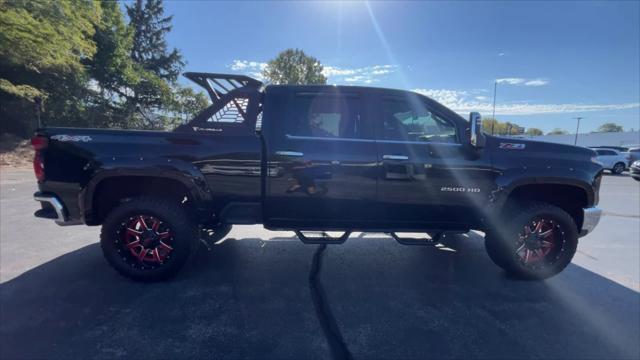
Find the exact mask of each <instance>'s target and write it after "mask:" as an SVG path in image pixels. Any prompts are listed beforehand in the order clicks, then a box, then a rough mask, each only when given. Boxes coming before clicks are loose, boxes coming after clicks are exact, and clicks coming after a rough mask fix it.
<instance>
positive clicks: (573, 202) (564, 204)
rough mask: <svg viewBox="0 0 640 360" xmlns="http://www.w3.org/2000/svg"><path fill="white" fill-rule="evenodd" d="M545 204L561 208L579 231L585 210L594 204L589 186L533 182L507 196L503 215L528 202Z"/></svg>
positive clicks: (512, 189) (517, 187) (526, 183)
mask: <svg viewBox="0 0 640 360" xmlns="http://www.w3.org/2000/svg"><path fill="white" fill-rule="evenodd" d="M533 201H537V202H544V203H548V204H551V205H554V206H557V207H559V208H561V209H562V210H564V211H566V212H567V213H569V215H571V217H572V218H573V220H574V221H575V223H576V225H577V227H578V229H580V228H581V226H582V223H583V220H584V219H583V216H584V215H583V210H582V209H584V208H587V207H590V206H592V205H593V203H594V197H593V191H592V190H591V188H590V186H589V185H585V184H580V183H579V182H576V181H571V182H570V181H545V182H539V181H533V182H525V183H520V184H518V185H517V186H514V187H513V188H511V189H510V191H509V192H508V193H507V194H506V197H505V199H504V204H503V206H502V213H504V212H508V211H511V209H512V207H513V206H514V205H518V204H519V203H526V202H533Z"/></svg>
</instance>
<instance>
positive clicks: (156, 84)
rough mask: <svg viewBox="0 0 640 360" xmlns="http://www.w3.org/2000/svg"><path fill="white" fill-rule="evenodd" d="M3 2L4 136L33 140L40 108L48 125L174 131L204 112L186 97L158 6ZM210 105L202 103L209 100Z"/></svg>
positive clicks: (189, 93)
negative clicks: (38, 104)
mask: <svg viewBox="0 0 640 360" xmlns="http://www.w3.org/2000/svg"><path fill="white" fill-rule="evenodd" d="M127 10H128V12H129V14H130V15H132V16H131V19H130V23H129V24H127V22H126V19H125V17H124V15H123V13H122V11H121V7H120V4H118V3H117V2H114V1H105V2H100V1H92V0H57V1H43V0H35V1H34V0H30V1H27V0H12V1H0V28H1V29H2V31H1V32H0V117H1V118H2V129H0V130H1V132H13V133H16V134H19V135H22V136H29V135H30V134H31V132H32V131H33V129H34V127H35V123H36V121H35V119H36V118H37V111H36V106H34V104H35V102H36V99H39V100H42V104H43V106H42V107H41V109H42V116H41V117H42V120H43V122H44V123H46V124H47V125H61V126H78V127H120V128H153V129H163V128H170V127H172V126H174V125H175V124H177V123H178V122H182V121H184V120H186V119H187V117H188V116H192V115H193V114H195V113H197V112H199V111H200V110H202V109H204V107H206V106H207V101H206V97H205V96H204V95H203V94H201V93H195V92H194V91H193V90H192V89H190V88H182V87H180V86H179V85H177V83H176V79H177V77H178V75H179V73H180V71H181V70H182V68H183V66H184V62H183V60H182V57H181V55H180V54H179V52H178V51H177V50H176V49H173V50H171V51H169V50H167V44H166V41H165V36H166V34H167V33H168V32H169V31H170V30H171V17H170V16H169V17H165V16H164V15H163V12H164V10H163V7H162V2H161V0H148V1H142V0H138V1H137V2H136V3H134V4H132V5H131V6H128V7H127ZM203 100H204V101H203Z"/></svg>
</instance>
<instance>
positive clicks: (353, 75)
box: [322, 65, 397, 84]
mask: <svg viewBox="0 0 640 360" xmlns="http://www.w3.org/2000/svg"><path fill="white" fill-rule="evenodd" d="M396 70H397V66H395V65H373V66H366V67H360V68H340V67H337V66H325V67H324V69H323V70H322V74H323V75H324V76H326V77H327V78H328V79H329V81H330V82H332V83H336V82H347V83H364V84H371V83H374V82H379V81H380V77H382V76H384V75H387V74H391V73H393V72H395V71H396Z"/></svg>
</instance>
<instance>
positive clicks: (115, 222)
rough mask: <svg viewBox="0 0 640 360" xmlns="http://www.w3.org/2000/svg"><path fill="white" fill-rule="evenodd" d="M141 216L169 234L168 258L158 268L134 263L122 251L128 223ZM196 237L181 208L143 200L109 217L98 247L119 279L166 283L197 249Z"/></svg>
mask: <svg viewBox="0 0 640 360" xmlns="http://www.w3.org/2000/svg"><path fill="white" fill-rule="evenodd" d="M140 215H144V216H149V217H153V218H155V219H158V220H159V222H160V224H163V225H162V226H163V227H164V228H165V229H170V231H171V238H170V240H171V247H172V249H171V250H170V256H167V258H166V259H164V261H162V262H160V263H159V264H157V266H145V265H146V264H144V263H142V262H139V263H136V262H135V261H134V260H132V259H130V257H131V255H130V254H129V253H128V252H127V251H126V249H127V248H126V247H124V246H125V245H124V244H123V240H122V235H121V234H122V232H123V231H125V232H126V226H127V225H126V224H127V221H131V219H135V217H136V216H140ZM123 227H124V230H123ZM198 235H199V234H198V226H197V225H196V224H195V223H194V222H192V221H190V220H189V217H188V213H187V211H186V210H185V209H184V208H183V207H181V206H180V204H176V203H173V202H170V201H168V200H164V199H155V198H148V197H145V198H137V199H133V200H131V201H128V202H126V203H124V204H122V205H120V206H118V207H117V208H115V209H113V210H112V211H111V212H110V213H109V215H108V216H107V218H106V219H105V221H104V222H103V224H102V231H101V233H100V246H101V247H102V252H103V254H104V257H105V258H106V259H107V261H108V262H109V264H110V265H111V266H112V267H113V268H114V269H115V270H116V271H118V272H119V273H120V274H121V275H123V276H125V277H128V278H130V279H133V280H136V281H143V282H153V281H159V280H165V279H168V278H169V277H171V276H173V275H175V274H176V273H177V272H178V271H179V270H180V269H181V268H182V267H183V266H184V264H185V263H186V262H187V260H188V259H189V258H190V256H191V255H192V253H193V252H194V251H195V250H196V248H197V244H198Z"/></svg>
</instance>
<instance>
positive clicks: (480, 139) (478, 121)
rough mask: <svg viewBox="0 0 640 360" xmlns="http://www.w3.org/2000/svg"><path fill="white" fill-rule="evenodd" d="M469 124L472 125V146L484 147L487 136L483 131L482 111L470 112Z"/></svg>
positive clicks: (470, 140) (470, 139)
mask: <svg viewBox="0 0 640 360" xmlns="http://www.w3.org/2000/svg"><path fill="white" fill-rule="evenodd" d="M469 125H470V126H471V136H470V138H469V142H470V143H471V146H473V147H475V148H477V149H481V148H483V147H484V143H485V136H484V132H482V117H481V116H480V113H477V112H471V113H469Z"/></svg>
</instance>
